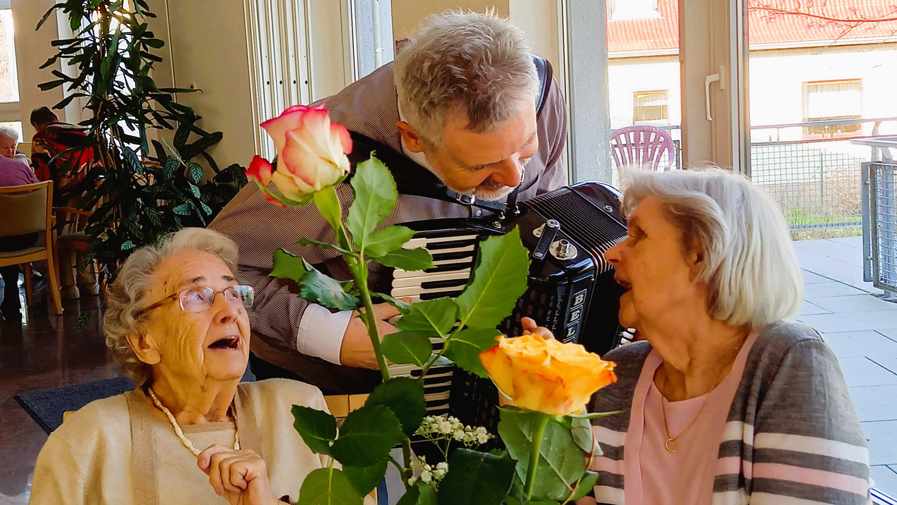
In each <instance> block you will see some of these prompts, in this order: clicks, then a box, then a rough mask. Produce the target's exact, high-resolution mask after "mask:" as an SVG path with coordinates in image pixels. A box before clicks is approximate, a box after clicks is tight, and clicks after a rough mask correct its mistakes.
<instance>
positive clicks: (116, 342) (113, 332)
mask: <svg viewBox="0 0 897 505" xmlns="http://www.w3.org/2000/svg"><path fill="white" fill-rule="evenodd" d="M192 249H195V250H198V251H205V252H207V253H209V254H212V255H214V256H216V257H218V258H220V259H221V260H222V261H224V263H225V264H226V265H227V267H228V268H230V270H231V272H234V273H236V271H237V244H235V243H234V241H233V240H231V239H229V238H227V237H225V236H224V235H222V234H220V233H218V232H216V231H212V230H206V229H203V228H184V229H183V230H180V231H178V232H176V233H172V234H170V235H167V236H166V237H164V238H163V239H162V240H161V241H160V242H159V243H158V244H157V245H155V246H146V247H141V248H140V249H138V250H137V251H135V252H134V253H133V254H131V256H130V257H128V259H127V261H125V264H124V265H123V266H122V267H121V271H120V272H119V273H118V277H116V278H115V282H113V283H112V287H111V289H109V292H108V293H107V295H106V315H105V317H104V319H103V331H104V333H105V334H106V347H108V348H109V350H110V351H112V357H113V358H114V359H115V362H116V363H118V364H119V365H121V367H122V370H124V372H125V375H127V376H128V377H130V378H131V379H132V380H133V381H134V382H135V383H136V384H137V386H138V387H140V386H143V385H144V384H145V383H146V381H147V380H148V379H149V378H150V374H151V372H152V370H151V368H150V366H149V365H147V364H146V363H144V362H142V361H140V360H139V359H138V358H137V354H136V353H135V352H134V350H133V349H132V348H131V345H130V344H129V343H128V335H143V329H142V328H141V325H140V319H139V318H138V317H137V314H138V313H139V312H140V310H141V309H143V308H144V307H146V306H147V305H149V304H150V303H152V302H154V301H155V300H146V299H145V297H146V293H147V291H148V290H149V288H150V285H151V284H152V282H153V275H154V274H155V271H156V268H157V267H158V266H159V265H160V264H161V263H162V262H163V261H165V260H166V259H167V258H170V257H172V256H174V255H175V254H178V253H179V252H182V251H187V250H192Z"/></svg>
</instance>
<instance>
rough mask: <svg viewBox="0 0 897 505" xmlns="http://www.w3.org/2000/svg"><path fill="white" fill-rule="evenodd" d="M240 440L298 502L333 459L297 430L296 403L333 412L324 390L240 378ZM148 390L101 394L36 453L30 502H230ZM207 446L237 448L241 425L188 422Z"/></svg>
mask: <svg viewBox="0 0 897 505" xmlns="http://www.w3.org/2000/svg"><path fill="white" fill-rule="evenodd" d="M235 404H236V411H237V426H238V428H239V432H240V443H241V445H242V447H243V448H244V449H253V450H255V451H256V452H258V453H259V454H260V455H261V456H262V458H264V460H265V463H266V465H267V468H268V477H269V479H270V481H271V487H272V488H273V490H274V493H275V495H276V496H278V497H280V496H285V495H288V496H289V497H290V500H291V501H293V502H294V501H296V499H297V498H298V496H299V488H300V486H301V485H302V481H303V480H304V479H305V476H306V475H308V474H309V473H311V472H312V471H313V470H315V469H317V468H321V467H322V466H324V465H325V464H327V463H328V462H329V460H328V459H327V458H326V457H322V456H318V455H317V454H314V453H312V452H311V450H310V449H309V448H308V447H307V446H306V445H305V443H304V442H303V441H302V438H301V437H300V436H299V434H298V433H297V432H296V431H295V430H294V429H293V416H292V414H291V413H290V409H291V408H292V406H293V405H305V406H308V407H311V408H315V409H319V410H325V411H326V410H327V406H326V404H325V403H324V397H323V396H322V395H321V392H320V391H319V390H318V388H316V387H313V386H310V385H308V384H305V383H301V382H295V381H290V380H285V379H272V380H266V381H261V382H256V383H245V384H240V386H239V387H238V389H237V395H236V398H235ZM152 408H153V407H152V405H151V403H150V401H149V399H148V398H147V397H146V396H145V395H144V394H143V393H142V392H130V393H125V394H123V395H118V396H114V397H112V398H106V399H103V400H97V401H95V402H92V403H90V404H89V405H87V406H86V407H84V408H82V409H81V410H79V411H78V412H76V413H75V414H73V415H72V416H71V417H70V418H69V419H68V420H66V422H65V423H64V424H63V425H62V426H61V427H60V428H59V429H57V430H56V431H55V432H53V433H52V434H51V435H50V438H49V439H48V440H47V443H46V445H44V447H43V449H42V450H41V452H40V455H39V456H38V458H37V465H36V467H35V469H34V480H33V484H32V488H31V502H30V503H31V504H36V505H39V504H59V503H66V504H86V503H91V504H93V503H98V504H99V503H109V504H116V505H128V504H134V505H159V504H165V505H177V504H199V503H202V504H207V503H212V504H214V503H221V504H226V503H227V501H226V500H225V499H224V498H222V497H219V496H218V495H216V494H215V491H214V490H213V489H212V486H210V485H209V481H208V477H206V475H205V474H204V473H203V472H202V471H201V470H200V469H199V467H198V466H197V465H196V457H195V456H193V454H191V453H190V451H188V450H187V449H186V448H185V447H184V446H183V445H182V444H181V441H180V439H178V438H177V436H176V435H175V434H174V430H173V429H172V427H171V425H170V424H169V423H167V422H165V421H163V420H161V419H159V418H157V417H155V416H154V415H153V413H152V410H151V409H152ZM183 429H184V435H185V436H186V437H187V438H188V439H189V440H190V441H192V442H193V444H194V446H195V447H196V448H197V449H199V450H203V449H205V448H206V447H208V446H209V445H211V444H213V443H218V444H221V445H224V446H225V447H232V446H233V443H234V423H231V422H225V423H210V424H202V425H191V426H184V427H183Z"/></svg>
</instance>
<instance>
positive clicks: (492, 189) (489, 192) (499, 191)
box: [446, 158, 531, 202]
mask: <svg viewBox="0 0 897 505" xmlns="http://www.w3.org/2000/svg"><path fill="white" fill-rule="evenodd" d="M530 159H531V158H527V159H525V160H522V161H519V162H518V164H519V165H520V184H523V177H524V175H525V174H526V165H527V164H528V163H529V160H530ZM446 186H447V187H448V188H449V189H450V190H452V191H454V192H455V193H458V194H461V195H467V196H474V197H476V199H477V200H483V201H486V202H494V201H498V200H501V199H502V198H504V197H506V196H508V195H510V194H511V192H513V191H514V189H515V188H513V187H510V186H505V185H504V184H498V183H495V182H492V181H490V180H488V179H487V180H486V181H484V182H483V183H482V184H480V185H479V186H477V187H476V188H474V189H473V191H470V190H467V191H460V190H458V189H456V188H453V187H451V186H449V185H448V184H446Z"/></svg>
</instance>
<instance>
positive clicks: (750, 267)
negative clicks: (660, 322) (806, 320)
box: [623, 168, 804, 328]
mask: <svg viewBox="0 0 897 505" xmlns="http://www.w3.org/2000/svg"><path fill="white" fill-rule="evenodd" d="M623 179H624V186H625V189H624V190H623V195H624V196H623V211H624V213H625V214H626V215H627V216H628V215H629V214H631V213H632V212H633V211H634V210H635V208H636V207H637V206H638V204H639V203H640V202H641V201H642V200H643V199H644V198H645V197H647V196H648V195H656V196H657V197H658V198H659V199H660V202H661V204H662V205H663V206H664V208H665V209H666V211H667V218H668V219H669V220H670V221H671V222H673V223H674V224H676V226H677V227H678V228H679V229H680V230H681V231H682V233H683V236H684V238H685V240H684V242H683V248H684V247H686V245H687V244H688V243H689V240H690V239H692V238H696V239H697V240H698V241H699V242H700V244H701V248H702V251H701V252H702V255H703V257H704V265H703V267H702V270H701V272H699V273H698V278H697V279H696V281H706V282H707V284H708V285H709V286H710V293H711V299H710V300H709V307H710V313H711V314H712V315H713V317H715V318H716V319H718V320H720V321H725V322H726V323H728V324H730V325H732V326H744V325H750V326H751V327H753V328H762V327H764V326H766V325H768V324H771V323H774V322H776V321H778V320H780V319H784V318H786V317H789V316H792V315H794V314H796V313H797V311H798V310H800V306H801V303H802V302H803V289H804V284H803V279H802V278H801V273H800V265H799V264H798V263H797V255H796V254H795V252H794V246H793V245H792V243H791V234H790V232H789V231H788V225H787V224H786V223H785V218H784V216H783V215H782V211H781V210H779V208H778V205H776V202H775V201H774V200H773V199H772V198H771V197H770V196H769V195H767V194H766V193H764V192H763V191H761V190H760V189H759V188H757V187H756V186H754V185H753V184H752V183H751V181H750V180H749V179H748V178H746V177H744V176H742V175H739V174H736V173H733V172H731V171H729V170H723V169H720V168H706V169H702V170H673V171H670V172H654V171H650V170H644V169H631V170H628V171H627V172H626V173H625V174H624V177H623Z"/></svg>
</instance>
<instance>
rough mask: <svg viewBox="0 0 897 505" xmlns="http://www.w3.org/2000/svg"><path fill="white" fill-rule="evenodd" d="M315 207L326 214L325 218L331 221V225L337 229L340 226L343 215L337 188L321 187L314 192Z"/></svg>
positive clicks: (323, 214)
mask: <svg viewBox="0 0 897 505" xmlns="http://www.w3.org/2000/svg"><path fill="white" fill-rule="evenodd" d="M314 201H315V207H317V208H318V211H319V212H320V213H321V215H322V216H324V219H326V220H327V222H328V223H330V227H331V228H333V229H334V230H336V229H337V228H339V227H340V219H342V217H343V213H342V207H340V203H339V198H338V197H337V195H336V188H335V187H333V186H327V187H326V188H323V189H320V190H318V191H316V192H315V194H314Z"/></svg>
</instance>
